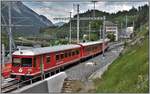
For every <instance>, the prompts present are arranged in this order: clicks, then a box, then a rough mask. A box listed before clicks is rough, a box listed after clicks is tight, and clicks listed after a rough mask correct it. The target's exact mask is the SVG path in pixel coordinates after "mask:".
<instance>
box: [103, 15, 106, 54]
mask: <svg viewBox="0 0 150 94" xmlns="http://www.w3.org/2000/svg"><path fill="white" fill-rule="evenodd" d="M105 19H106V18H105V16H104V17H103V56H104V52H105V48H104V46H105V45H104V43H105Z"/></svg>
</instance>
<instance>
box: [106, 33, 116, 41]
mask: <svg viewBox="0 0 150 94" xmlns="http://www.w3.org/2000/svg"><path fill="white" fill-rule="evenodd" d="M107 38H109V39H110V41H115V35H114V34H112V33H108V34H107Z"/></svg>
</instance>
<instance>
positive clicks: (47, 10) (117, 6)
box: [23, 1, 148, 23]
mask: <svg viewBox="0 0 150 94" xmlns="http://www.w3.org/2000/svg"><path fill="white" fill-rule="evenodd" d="M23 3H24V4H25V5H27V6H28V7H29V8H31V9H32V10H34V11H35V12H37V13H38V14H40V15H44V16H46V17H47V18H48V19H50V20H51V21H52V22H53V23H56V22H58V21H56V20H54V19H53V18H55V17H69V12H70V11H72V12H73V13H72V14H73V15H75V14H76V4H79V5H80V13H83V12H85V11H87V10H88V9H93V7H94V5H93V3H92V2H23ZM144 4H148V2H108V1H107V2H104V1H101V2H96V9H98V10H101V11H106V12H109V13H115V12H118V11H123V10H129V9H131V8H132V7H135V8H138V7H139V6H142V5H144ZM65 22H67V21H65Z"/></svg>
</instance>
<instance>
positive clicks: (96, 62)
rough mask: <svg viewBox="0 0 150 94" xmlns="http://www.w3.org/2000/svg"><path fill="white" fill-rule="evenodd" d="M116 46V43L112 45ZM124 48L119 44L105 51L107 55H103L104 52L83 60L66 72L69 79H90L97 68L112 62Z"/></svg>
mask: <svg viewBox="0 0 150 94" xmlns="http://www.w3.org/2000/svg"><path fill="white" fill-rule="evenodd" d="M111 46H114V45H111ZM122 49H123V47H122V46H117V47H115V48H113V49H109V50H108V51H106V52H105V57H103V55H102V54H100V55H98V56H96V57H93V58H90V59H89V60H86V61H84V62H81V63H79V64H77V65H75V66H73V67H71V68H69V69H67V70H65V72H66V73H67V76H68V79H69V80H80V81H84V82H86V81H88V78H89V77H90V76H91V75H92V74H93V73H94V72H96V71H97V70H99V69H101V68H103V67H104V66H106V65H107V64H108V63H112V61H113V60H115V59H116V58H117V57H118V56H119V53H120V52H121V50H122ZM92 62H93V64H92Z"/></svg>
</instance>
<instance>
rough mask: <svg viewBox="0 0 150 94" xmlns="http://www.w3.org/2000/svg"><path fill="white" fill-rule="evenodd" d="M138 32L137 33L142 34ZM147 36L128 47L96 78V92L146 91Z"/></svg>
mask: <svg viewBox="0 0 150 94" xmlns="http://www.w3.org/2000/svg"><path fill="white" fill-rule="evenodd" d="M144 33H146V32H143V34H142V33H141V32H140V33H139V35H144ZM148 66H149V65H148V37H147V36H146V37H145V38H144V40H143V41H142V43H140V44H136V45H134V46H132V47H130V48H129V49H128V50H127V51H126V52H125V53H124V54H123V55H122V56H120V57H119V58H118V59H116V60H115V61H114V62H113V64H112V65H111V66H110V67H109V68H108V71H106V72H105V73H104V75H103V76H102V79H96V80H94V81H95V85H96V92H148V88H149V87H148V69H149V67H148Z"/></svg>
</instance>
